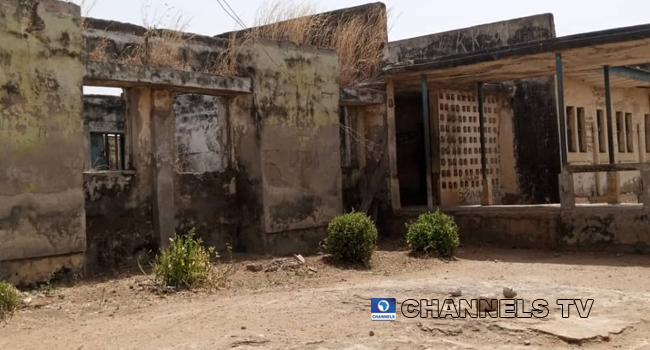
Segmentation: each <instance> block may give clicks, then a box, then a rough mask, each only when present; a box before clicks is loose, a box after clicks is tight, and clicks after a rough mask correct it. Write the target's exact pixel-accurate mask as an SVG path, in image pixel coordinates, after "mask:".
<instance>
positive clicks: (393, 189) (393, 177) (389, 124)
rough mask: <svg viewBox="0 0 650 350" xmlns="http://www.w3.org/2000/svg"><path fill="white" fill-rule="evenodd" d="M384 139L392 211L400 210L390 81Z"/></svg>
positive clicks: (395, 133) (389, 84)
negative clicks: (386, 149) (386, 143)
mask: <svg viewBox="0 0 650 350" xmlns="http://www.w3.org/2000/svg"><path fill="white" fill-rule="evenodd" d="M386 133H387V135H386V137H387V139H388V164H389V168H390V179H389V181H390V198H391V202H392V205H393V210H399V209H402V201H401V200H400V196H399V178H398V177H397V139H396V138H397V129H396V127H395V85H394V84H393V80H392V79H388V81H387V82H386Z"/></svg>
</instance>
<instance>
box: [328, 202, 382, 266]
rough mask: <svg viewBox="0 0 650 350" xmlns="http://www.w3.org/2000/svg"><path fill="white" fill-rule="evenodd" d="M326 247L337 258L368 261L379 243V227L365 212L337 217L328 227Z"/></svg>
mask: <svg viewBox="0 0 650 350" xmlns="http://www.w3.org/2000/svg"><path fill="white" fill-rule="evenodd" d="M327 232H328V236H327V239H326V240H325V242H324V243H325V244H324V247H325V249H326V250H327V252H329V253H330V254H332V256H333V257H334V258H335V259H336V260H341V261H347V262H351V263H368V262H369V261H370V259H371V258H372V253H373V252H374V250H375V246H376V244H377V228H376V227H375V224H374V223H373V222H372V220H370V218H369V217H368V216H367V215H365V214H363V213H355V212H352V213H349V214H343V215H339V216H337V217H335V218H334V219H332V221H330V223H329V226H328V227H327Z"/></svg>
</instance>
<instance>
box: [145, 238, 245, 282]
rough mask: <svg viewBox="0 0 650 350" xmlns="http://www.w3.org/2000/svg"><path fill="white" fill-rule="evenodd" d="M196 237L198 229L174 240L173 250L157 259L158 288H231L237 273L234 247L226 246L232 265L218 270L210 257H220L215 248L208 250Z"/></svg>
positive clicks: (163, 253) (170, 246)
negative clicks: (229, 283)
mask: <svg viewBox="0 0 650 350" xmlns="http://www.w3.org/2000/svg"><path fill="white" fill-rule="evenodd" d="M195 235H196V230H195V229H191V230H190V231H189V232H188V233H187V234H185V235H181V236H178V237H176V238H174V239H172V240H171V243H170V245H169V247H168V248H166V249H163V250H162V251H161V252H160V253H159V254H158V255H157V256H156V259H155V262H154V264H153V270H154V273H155V283H156V285H158V287H160V288H162V289H166V288H168V287H172V288H175V289H179V288H193V287H207V288H210V289H220V288H224V287H226V286H227V285H228V282H229V281H230V277H231V276H232V275H233V274H234V272H235V269H234V268H235V265H234V264H233V263H232V248H231V246H230V244H227V245H226V250H227V252H228V254H229V258H230V263H229V264H228V266H227V267H225V268H222V267H221V266H219V267H217V268H215V267H214V266H213V265H212V263H211V259H210V258H211V256H213V254H214V257H215V258H220V256H219V255H218V254H216V253H215V251H214V247H205V246H204V245H203V241H202V240H201V239H200V238H196V237H195ZM219 265H221V263H219Z"/></svg>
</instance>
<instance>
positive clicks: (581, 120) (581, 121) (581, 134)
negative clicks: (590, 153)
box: [577, 107, 587, 153]
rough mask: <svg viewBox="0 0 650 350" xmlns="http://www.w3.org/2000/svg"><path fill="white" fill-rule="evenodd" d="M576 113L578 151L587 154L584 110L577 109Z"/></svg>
mask: <svg viewBox="0 0 650 350" xmlns="http://www.w3.org/2000/svg"><path fill="white" fill-rule="evenodd" d="M577 111H578V149H579V150H580V153H586V152H587V140H586V139H587V131H586V129H585V109H584V108H582V107H578V108H577Z"/></svg>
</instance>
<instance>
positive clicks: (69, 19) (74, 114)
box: [0, 0, 86, 279]
mask: <svg viewBox="0 0 650 350" xmlns="http://www.w3.org/2000/svg"><path fill="white" fill-rule="evenodd" d="M81 47H82V33H81V27H80V17H79V7H78V6H76V5H73V4H70V3H63V2H58V1H53V0H43V1H40V2H38V1H18V0H1V1H0V260H1V261H0V279H3V278H4V277H5V276H3V275H5V274H8V273H11V271H9V270H8V269H4V268H3V267H4V266H8V264H7V265H5V263H3V262H2V261H8V260H19V259H25V258H40V257H46V256H54V255H61V254H70V253H78V252H83V251H84V250H85V248H86V232H85V218H84V193H83V187H82V186H83V179H82V172H83V165H84V154H83V149H84V148H83V122H82V115H81V109H82V100H81V96H82V94H81V88H82V72H83V66H82V61H81Z"/></svg>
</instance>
